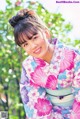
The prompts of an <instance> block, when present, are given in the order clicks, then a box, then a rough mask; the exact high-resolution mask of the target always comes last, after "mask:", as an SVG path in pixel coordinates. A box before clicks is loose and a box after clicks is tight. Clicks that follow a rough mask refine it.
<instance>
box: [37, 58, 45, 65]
mask: <svg viewBox="0 0 80 119" xmlns="http://www.w3.org/2000/svg"><path fill="white" fill-rule="evenodd" d="M35 61H36V63H38V66H40V67H44V66H45V65H46V63H45V62H44V60H42V59H38V58H35Z"/></svg>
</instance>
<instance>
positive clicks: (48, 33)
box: [45, 29, 51, 39]
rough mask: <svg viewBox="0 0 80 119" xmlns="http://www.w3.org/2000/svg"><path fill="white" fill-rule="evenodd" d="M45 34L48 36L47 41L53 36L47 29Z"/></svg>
mask: <svg viewBox="0 0 80 119" xmlns="http://www.w3.org/2000/svg"><path fill="white" fill-rule="evenodd" d="M45 34H46V37H47V39H50V38H51V35H50V32H49V30H48V29H45Z"/></svg>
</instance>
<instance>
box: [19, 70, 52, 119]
mask: <svg viewBox="0 0 80 119" xmlns="http://www.w3.org/2000/svg"><path fill="white" fill-rule="evenodd" d="M20 94H21V98H22V102H23V105H24V109H25V113H26V119H27V118H28V119H48V118H49V119H52V105H51V103H50V102H49V100H47V99H46V96H45V89H44V88H41V87H39V86H37V85H35V84H33V83H32V82H30V80H29V78H28V77H27V76H26V72H25V69H24V68H23V69H22V74H21V82H20Z"/></svg>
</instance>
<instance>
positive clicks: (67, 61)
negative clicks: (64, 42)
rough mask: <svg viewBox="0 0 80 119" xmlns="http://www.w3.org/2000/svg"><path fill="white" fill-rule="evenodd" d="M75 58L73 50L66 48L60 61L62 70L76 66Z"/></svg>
mask: <svg viewBox="0 0 80 119" xmlns="http://www.w3.org/2000/svg"><path fill="white" fill-rule="evenodd" d="M74 58H75V53H74V52H73V51H69V50H68V49H64V51H63V53H62V59H61V63H60V72H63V71H65V70H66V69H67V70H70V69H72V68H73V67H74Z"/></svg>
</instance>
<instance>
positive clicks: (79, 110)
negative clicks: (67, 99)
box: [70, 50, 80, 119]
mask: <svg viewBox="0 0 80 119" xmlns="http://www.w3.org/2000/svg"><path fill="white" fill-rule="evenodd" d="M75 53H76V57H75V64H74V66H75V68H74V78H73V82H72V83H73V92H74V102H73V107H72V112H71V116H70V119H79V118H80V52H79V51H77V50H76V52H75Z"/></svg>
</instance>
